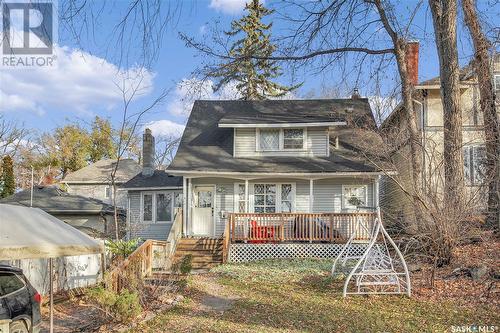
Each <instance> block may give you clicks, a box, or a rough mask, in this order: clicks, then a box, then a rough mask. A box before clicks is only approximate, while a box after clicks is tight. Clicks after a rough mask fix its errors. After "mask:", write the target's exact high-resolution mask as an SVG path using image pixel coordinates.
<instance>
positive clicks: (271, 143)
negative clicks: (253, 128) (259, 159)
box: [259, 129, 280, 150]
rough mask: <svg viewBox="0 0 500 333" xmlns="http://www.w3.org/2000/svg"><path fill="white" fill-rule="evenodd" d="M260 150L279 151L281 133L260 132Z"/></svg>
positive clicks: (275, 130)
mask: <svg viewBox="0 0 500 333" xmlns="http://www.w3.org/2000/svg"><path fill="white" fill-rule="evenodd" d="M259 141H260V149H261V150H278V149H279V147H280V131H279V130H277V129H263V130H260V140H259Z"/></svg>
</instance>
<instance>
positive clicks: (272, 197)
mask: <svg viewBox="0 0 500 333" xmlns="http://www.w3.org/2000/svg"><path fill="white" fill-rule="evenodd" d="M243 193H244V186H243ZM294 193H295V192H294V187H293V185H292V184H254V185H253V210H254V212H255V213H277V212H291V211H293V208H294V207H293V201H294ZM243 195H244V194H243ZM243 204H244V198H243ZM243 209H244V208H243Z"/></svg>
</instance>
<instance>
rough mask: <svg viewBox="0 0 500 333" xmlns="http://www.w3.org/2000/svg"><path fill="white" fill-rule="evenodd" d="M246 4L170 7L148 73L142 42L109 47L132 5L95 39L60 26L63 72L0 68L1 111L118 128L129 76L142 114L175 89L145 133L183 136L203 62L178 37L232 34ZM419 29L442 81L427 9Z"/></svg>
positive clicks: (316, 78)
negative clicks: (101, 121)
mask: <svg viewBox="0 0 500 333" xmlns="http://www.w3.org/2000/svg"><path fill="white" fill-rule="evenodd" d="M492 1H493V0H492ZM244 3H245V0H199V1H195V0H191V1H184V2H182V3H181V2H170V3H168V4H169V5H170V6H167V7H168V9H170V10H172V12H173V14H172V18H173V19H172V20H171V22H172V24H170V25H169V26H168V27H167V29H166V30H165V32H164V34H163V35H162V38H161V47H160V48H159V53H158V57H157V60H156V61H155V62H153V63H152V64H151V66H150V67H149V68H147V69H146V68H143V67H142V66H141V65H140V64H139V63H138V62H135V58H134V47H136V46H137V43H136V41H130V44H129V46H130V47H131V48H132V52H131V54H132V55H131V56H130V58H129V59H127V60H128V61H123V59H122V61H120V60H119V57H118V56H117V54H118V53H117V52H113V51H116V48H117V46H116V45H110V43H109V41H110V40H112V36H113V35H112V33H113V28H114V27H115V25H116V24H117V22H118V20H119V19H120V17H122V15H123V13H124V12H125V11H126V10H127V4H128V1H125V0H119V1H116V3H114V4H113V6H112V7H108V8H106V9H105V10H104V11H102V12H99V10H100V9H99V8H100V7H96V8H95V9H96V11H97V12H99V14H100V16H99V18H98V20H97V24H96V26H95V27H94V31H93V33H92V32H89V30H88V29H87V30H82V31H80V32H78V33H74V34H72V33H70V31H69V30H68V29H67V27H65V26H62V25H61V24H60V25H59V36H58V41H57V45H56V46H55V54H56V56H57V67H56V68H39V69H23V70H19V69H5V68H0V113H2V114H3V116H4V117H5V118H7V119H9V120H13V121H16V122H18V123H19V124H23V125H24V126H25V127H28V128H32V129H35V130H36V131H39V132H50V131H51V130H53V129H54V128H55V127H57V126H61V125H64V124H65V123H67V122H71V121H80V122H82V123H90V122H91V120H92V119H93V117H95V116H96V115H98V116H101V117H105V118H109V119H110V120H111V121H112V122H113V123H115V124H116V123H118V122H119V121H120V116H121V112H122V111H121V110H122V109H123V107H122V105H123V104H122V100H121V98H122V97H121V92H120V89H119V88H118V86H119V85H120V84H122V83H123V82H125V81H124V78H135V79H129V80H128V81H126V82H127V83H126V86H127V87H130V86H136V85H137V86H138V87H140V88H141V94H140V95H139V96H138V97H137V98H136V99H134V102H133V103H132V109H133V110H141V109H142V108H144V107H145V106H147V105H148V104H150V103H151V102H152V101H153V100H154V99H155V98H156V97H157V96H158V95H160V94H161V93H162V92H163V91H168V95H167V97H166V98H165V100H164V101H163V102H162V103H161V104H160V105H157V107H155V108H154V109H153V110H152V111H151V112H148V113H147V114H146V115H145V117H144V119H143V121H142V122H141V128H142V127H146V126H147V127H150V128H151V129H152V130H153V133H154V134H155V135H160V136H161V135H165V136H168V135H180V134H181V133H182V130H183V128H184V124H185V122H186V120H187V117H188V115H189V110H190V107H191V105H192V101H190V100H189V99H187V98H186V96H187V92H188V90H189V89H188V88H187V87H186V85H182V84H180V82H184V83H186V82H187V83H189V82H191V83H192V82H197V81H196V80H197V79H196V77H195V75H193V71H194V70H195V69H196V68H197V67H199V65H200V63H201V62H202V60H203V57H200V55H199V54H198V53H197V52H196V51H195V50H193V49H190V48H188V47H186V46H185V43H184V42H183V41H182V40H181V39H180V38H179V33H180V32H182V33H185V34H187V35H189V36H192V37H193V38H196V39H198V40H207V39H208V38H209V36H210V30H211V28H213V27H214V25H215V24H216V23H217V25H218V26H220V27H223V28H224V29H226V30H227V29H229V27H230V22H231V21H232V20H234V19H237V18H239V17H241V15H242V14H243V8H244ZM415 3H416V1H413V0H409V1H406V2H405V1H402V2H400V3H399V10H401V11H403V12H404V11H405V10H407V8H410V7H413V6H415ZM491 3H493V2H491ZM96 4H98V2H96ZM274 4H276V2H273V1H271V0H267V1H266V5H268V6H270V7H273V5H274ZM63 5H64V0H59V9H60V10H61V9H62V8H63ZM481 6H483V7H486V8H488V6H491V4H490V1H488V0H484V2H483V3H482V4H481ZM487 12H488V15H490V17H489V19H492V20H493V21H495V20H496V22H498V15H499V13H500V11H499V7H498V4H497V6H496V7H491V9H490V10H489V11H487ZM292 14H293V13H292ZM415 27H416V28H415V29H417V30H418V29H420V30H421V31H417V32H416V34H418V35H419V36H420V42H421V49H420V66H419V79H420V80H425V79H429V78H432V77H434V76H436V75H438V72H439V70H438V60H437V56H436V50H435V44H434V42H433V36H432V31H430V30H431V29H432V25H431V21H430V14H429V13H428V12H427V11H426V10H422V11H420V12H419V13H418V14H417V16H416V17H415ZM287 28H288V23H287V22H286V21H284V20H280V19H279V17H276V18H275V19H273V32H276V33H282V32H284V31H286V29H287ZM459 28H461V27H460V26H459ZM424 30H425V31H424ZM76 36H77V37H76ZM459 52H460V61H461V63H462V64H465V63H466V62H467V61H468V60H469V59H470V55H471V51H470V45H468V44H467V43H465V44H462V43H461V44H460V45H459ZM137 58H138V57H137ZM394 70H395V69H394V68H392V71H393V72H392V73H387V77H388V78H389V77H393V76H394V75H395V72H394ZM138 73H141V75H140V77H141V80H140V81H139V80H138V79H137V77H139V75H138ZM369 79H370V78H368V79H367V80H369ZM294 80H299V81H300V82H302V83H303V85H302V86H301V88H300V89H299V90H298V91H296V92H294V94H293V97H296V98H303V97H304V96H309V97H317V96H318V94H319V93H320V91H322V90H324V89H325V87H326V88H328V87H329V86H334V85H336V84H338V83H339V82H338V73H336V72H335V70H334V69H333V70H331V71H329V70H325V71H319V72H318V71H311V72H308V71H307V69H304V70H303V71H302V72H300V71H299V72H298V73H295V74H294V75H291V74H289V73H286V74H285V75H284V76H283V78H281V79H280V81H281V82H282V83H285V84H289V83H291V82H292V81H294ZM388 80H389V79H388ZM295 82H297V81H295ZM391 84H393V83H391V82H387V85H391ZM117 85H118V86H117ZM204 88H205V89H204V93H203V94H201V96H202V97H203V98H205V99H210V98H230V97H231V96H232V94H234V87H228V88H226V90H225V91H222V92H221V93H218V94H215V93H213V92H212V91H211V90H210V87H209V86H208V85H206V86H204ZM359 88H360V92H361V94H362V95H364V96H366V95H367V94H371V93H372V92H369V91H366V90H367V89H364V87H359Z"/></svg>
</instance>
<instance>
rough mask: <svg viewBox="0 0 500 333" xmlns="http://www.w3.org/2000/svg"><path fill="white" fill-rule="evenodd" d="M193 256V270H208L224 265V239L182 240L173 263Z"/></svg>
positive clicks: (178, 244)
mask: <svg viewBox="0 0 500 333" xmlns="http://www.w3.org/2000/svg"><path fill="white" fill-rule="evenodd" d="M187 255H191V256H192V258H193V259H192V266H193V270H194V271H197V270H208V269H210V268H212V267H215V266H217V265H220V264H222V238H181V239H180V240H179V242H178V243H177V248H176V250H175V255H174V258H173V262H174V263H175V262H176V261H178V260H181V259H182V258H183V257H185V256H187Z"/></svg>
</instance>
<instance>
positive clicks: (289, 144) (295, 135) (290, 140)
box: [283, 129, 304, 149]
mask: <svg viewBox="0 0 500 333" xmlns="http://www.w3.org/2000/svg"><path fill="white" fill-rule="evenodd" d="M303 147H304V130H302V129H285V130H283V148H285V149H301V148H303Z"/></svg>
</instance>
